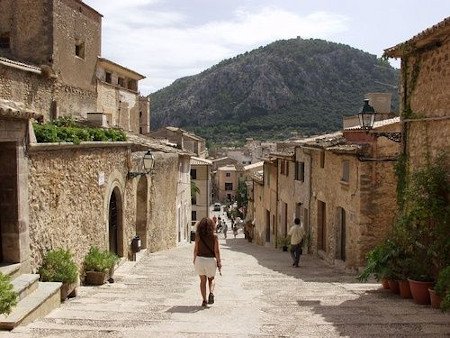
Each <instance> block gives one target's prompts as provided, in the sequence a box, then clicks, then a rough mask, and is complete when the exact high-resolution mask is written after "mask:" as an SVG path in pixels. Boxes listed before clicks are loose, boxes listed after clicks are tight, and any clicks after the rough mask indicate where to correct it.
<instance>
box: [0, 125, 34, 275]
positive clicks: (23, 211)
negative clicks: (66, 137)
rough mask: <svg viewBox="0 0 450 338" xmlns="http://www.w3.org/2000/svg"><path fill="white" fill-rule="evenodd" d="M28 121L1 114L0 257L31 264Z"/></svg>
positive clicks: (24, 269)
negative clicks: (26, 144)
mask: <svg viewBox="0 0 450 338" xmlns="http://www.w3.org/2000/svg"><path fill="white" fill-rule="evenodd" d="M27 128H28V120H26V119H23V120H22V119H8V118H3V117H0V224H1V227H0V256H1V261H3V262H8V263H22V268H23V271H27V270H28V265H29V259H28V258H29V236H28V224H29V220H28V187H27V184H26V182H27V175H28V172H27V157H26V148H25V147H24V146H23V144H24V140H26V137H27Z"/></svg>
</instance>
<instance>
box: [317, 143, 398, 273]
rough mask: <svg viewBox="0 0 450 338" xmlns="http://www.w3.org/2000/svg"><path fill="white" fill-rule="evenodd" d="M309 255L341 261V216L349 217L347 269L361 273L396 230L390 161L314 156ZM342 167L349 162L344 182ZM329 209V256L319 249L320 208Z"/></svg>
mask: <svg viewBox="0 0 450 338" xmlns="http://www.w3.org/2000/svg"><path fill="white" fill-rule="evenodd" d="M312 160H313V162H312V173H313V176H312V196H313V198H312V200H311V209H310V229H311V241H312V243H311V249H312V250H313V252H315V253H318V254H319V255H320V256H321V257H322V258H324V259H325V260H326V261H327V262H329V263H331V264H334V263H335V262H336V260H338V261H341V260H342V258H343V257H341V251H340V248H341V244H342V242H341V236H342V228H341V212H342V210H344V211H345V237H346V239H345V243H344V244H343V245H345V250H344V251H345V266H346V267H348V268H356V267H360V266H362V265H363V264H364V260H365V256H366V254H367V252H368V251H369V250H370V249H372V248H373V247H374V246H375V245H376V244H378V243H379V242H380V241H381V240H382V239H383V238H384V236H385V235H386V233H387V231H388V230H389V229H390V228H391V227H392V224H393V221H394V217H395V212H396V202H395V201H396V200H395V194H396V178H395V175H394V170H393V164H394V162H392V161H367V162H361V161H359V160H358V159H357V158H356V157H355V156H352V155H345V154H336V153H332V152H331V151H326V152H325V166H324V168H320V164H319V163H320V151H314V152H313V154H312ZM343 161H348V162H349V173H350V175H349V180H348V182H344V181H343V180H342V170H343ZM319 201H320V202H324V203H325V204H326V217H325V219H326V221H325V233H326V236H325V244H324V247H325V250H322V249H320V248H319V242H320V240H319V235H320V231H319V224H320V216H319V214H320V213H319V205H320V203H319Z"/></svg>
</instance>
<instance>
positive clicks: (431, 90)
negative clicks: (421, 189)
mask: <svg viewBox="0 0 450 338" xmlns="http://www.w3.org/2000/svg"><path fill="white" fill-rule="evenodd" d="M406 63H407V69H408V72H407V73H408V78H409V81H412V75H411V73H412V71H413V70H414V68H415V66H414V65H415V64H417V65H418V66H417V67H418V68H419V72H418V75H417V78H416V85H415V87H414V91H413V92H412V93H411V96H410V101H411V110H412V113H413V116H412V119H413V121H407V138H406V140H407V149H406V151H407V155H408V157H409V158H408V161H409V166H410V170H412V171H414V170H415V169H416V168H418V167H421V166H424V165H425V164H426V161H427V159H430V160H431V159H433V158H435V157H436V155H437V154H438V153H440V152H441V151H447V153H448V154H449V153H450V141H449V136H448V131H449V130H450V113H449V109H448V107H449V106H450V93H449V87H450V73H449V71H448V69H449V68H450V41H449V40H448V39H445V40H444V41H442V44H440V45H439V46H438V45H436V46H434V48H429V49H425V50H423V51H422V52H421V53H420V54H418V56H416V57H409V58H408V59H407V62H406ZM403 95H405V94H404V93H403ZM430 118H435V120H430ZM447 166H448V168H449V170H450V156H449V157H448V162H447Z"/></svg>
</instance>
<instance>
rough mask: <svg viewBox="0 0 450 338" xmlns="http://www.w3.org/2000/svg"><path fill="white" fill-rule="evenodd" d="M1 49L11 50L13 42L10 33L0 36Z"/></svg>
mask: <svg viewBox="0 0 450 338" xmlns="http://www.w3.org/2000/svg"><path fill="white" fill-rule="evenodd" d="M0 48H11V40H10V37H9V32H5V33H1V34H0Z"/></svg>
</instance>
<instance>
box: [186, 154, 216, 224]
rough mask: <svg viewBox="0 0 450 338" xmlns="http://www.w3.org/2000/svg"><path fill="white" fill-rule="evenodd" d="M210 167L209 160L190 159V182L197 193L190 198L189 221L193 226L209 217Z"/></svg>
mask: <svg viewBox="0 0 450 338" xmlns="http://www.w3.org/2000/svg"><path fill="white" fill-rule="evenodd" d="M211 167H212V162H211V161H210V160H207V159H204V158H198V157H191V181H192V182H194V183H195V185H196V187H197V188H198V190H199V191H198V192H197V193H196V194H195V195H194V196H192V199H191V200H192V203H191V204H192V212H191V221H192V224H195V223H196V222H197V221H199V220H201V219H202V218H203V217H209V206H210V205H211V188H212V184H211Z"/></svg>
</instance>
